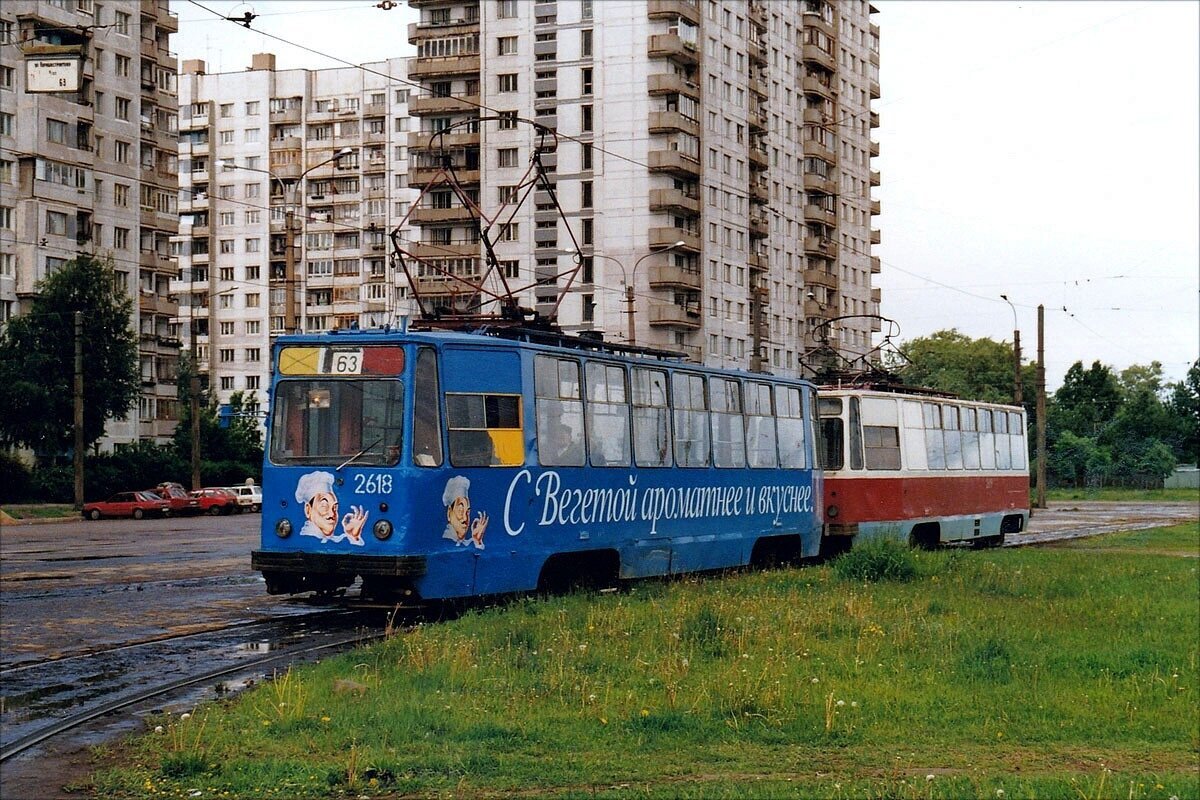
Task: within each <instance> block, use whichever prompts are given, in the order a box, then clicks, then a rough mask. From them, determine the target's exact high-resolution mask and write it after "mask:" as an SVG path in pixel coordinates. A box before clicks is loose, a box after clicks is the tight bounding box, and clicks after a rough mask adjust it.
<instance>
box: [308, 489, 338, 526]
mask: <svg viewBox="0 0 1200 800" xmlns="http://www.w3.org/2000/svg"><path fill="white" fill-rule="evenodd" d="M304 516H305V517H306V518H307V519H308V521H309V522H311V523H312V524H313V526H315V527H316V529H317V530H319V531H320V532H321V533H322V534H323V535H325V536H332V535H333V531H334V529H335V528H336V527H337V523H338V500H337V495H335V494H334V493H333V492H317V493H316V494H314V495H313V496H312V497H311V498H310V499H309V501H308V502H307V503H305V504H304Z"/></svg>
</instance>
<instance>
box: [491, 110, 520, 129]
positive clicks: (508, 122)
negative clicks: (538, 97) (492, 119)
mask: <svg viewBox="0 0 1200 800" xmlns="http://www.w3.org/2000/svg"><path fill="white" fill-rule="evenodd" d="M496 116H498V117H500V120H499V123H498V124H497V125H496V127H497V128H498V129H500V130H502V131H511V130H513V129H515V128H516V127H517V112H515V111H499V112H497V113H496Z"/></svg>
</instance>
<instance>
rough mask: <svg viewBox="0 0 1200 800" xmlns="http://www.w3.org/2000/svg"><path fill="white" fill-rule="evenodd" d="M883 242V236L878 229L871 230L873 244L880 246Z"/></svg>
mask: <svg viewBox="0 0 1200 800" xmlns="http://www.w3.org/2000/svg"><path fill="white" fill-rule="evenodd" d="M882 241H883V234H882V233H880V231H879V229H878V228H872V229H871V244H879V243H880V242H882Z"/></svg>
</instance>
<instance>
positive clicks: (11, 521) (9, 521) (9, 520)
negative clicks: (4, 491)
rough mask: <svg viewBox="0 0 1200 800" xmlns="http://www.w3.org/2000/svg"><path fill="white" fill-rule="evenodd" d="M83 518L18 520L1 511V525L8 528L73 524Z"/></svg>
mask: <svg viewBox="0 0 1200 800" xmlns="http://www.w3.org/2000/svg"><path fill="white" fill-rule="evenodd" d="M80 519H83V517H80V516H78V515H76V516H70V517H36V518H34V519H17V518H16V517H13V516H9V515H8V514H7V513H6V512H4V511H0V525H2V526H4V527H6V528H7V527H8V526H9V525H49V524H51V523H54V522H72V521H74V520H80Z"/></svg>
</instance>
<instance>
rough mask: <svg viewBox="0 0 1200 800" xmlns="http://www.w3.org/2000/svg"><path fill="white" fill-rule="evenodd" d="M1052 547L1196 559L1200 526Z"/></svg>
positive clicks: (1199, 553)
mask: <svg viewBox="0 0 1200 800" xmlns="http://www.w3.org/2000/svg"><path fill="white" fill-rule="evenodd" d="M1049 546H1050V547H1055V548H1068V549H1071V550H1122V551H1126V552H1135V553H1136V552H1142V553H1161V554H1164V555H1180V556H1193V557H1196V556H1200V526H1197V525H1196V523H1194V522H1192V523H1184V524H1183V525H1174V526H1171V527H1169V528H1147V529H1146V530H1141V531H1126V532H1124V533H1113V534H1109V535H1108V536H1097V537H1094V538H1085V539H1069V540H1066V541H1063V542H1056V543H1054V544H1052V545H1049Z"/></svg>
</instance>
